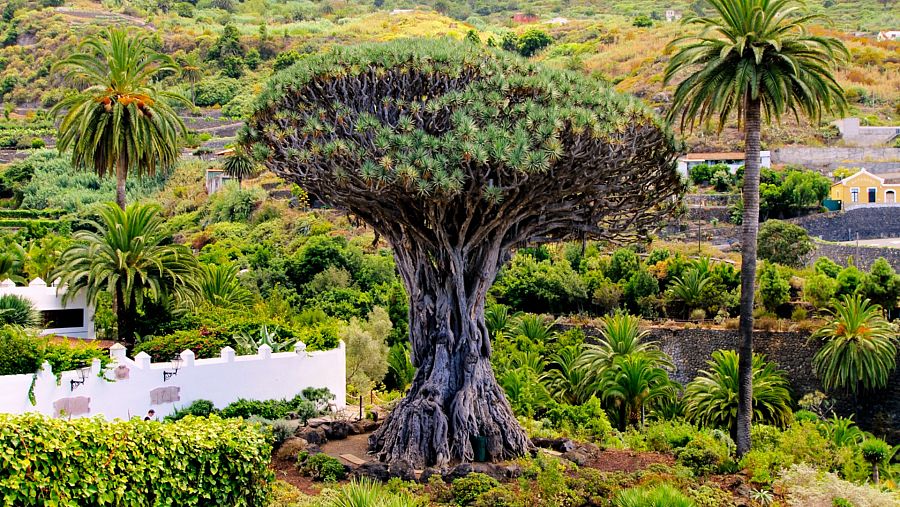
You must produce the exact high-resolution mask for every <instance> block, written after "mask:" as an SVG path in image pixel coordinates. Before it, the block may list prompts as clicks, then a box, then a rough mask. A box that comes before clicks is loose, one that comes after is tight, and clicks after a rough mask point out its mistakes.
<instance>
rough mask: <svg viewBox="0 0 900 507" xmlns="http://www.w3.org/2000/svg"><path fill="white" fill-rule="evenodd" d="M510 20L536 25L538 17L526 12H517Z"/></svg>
mask: <svg viewBox="0 0 900 507" xmlns="http://www.w3.org/2000/svg"><path fill="white" fill-rule="evenodd" d="M512 20H513V21H515V22H516V23H537V21H538V17H537V15H535V14H530V13H527V12H517V13H515V14H513V17H512Z"/></svg>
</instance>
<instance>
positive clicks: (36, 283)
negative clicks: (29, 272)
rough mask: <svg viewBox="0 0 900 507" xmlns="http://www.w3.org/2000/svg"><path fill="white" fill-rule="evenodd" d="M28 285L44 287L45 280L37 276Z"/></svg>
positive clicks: (45, 284)
mask: <svg viewBox="0 0 900 507" xmlns="http://www.w3.org/2000/svg"><path fill="white" fill-rule="evenodd" d="M28 286H29V287H46V286H47V282H45V281H44V279H43V278H41V277H37V278H35V279H34V280H32V281H31V283H29V284H28Z"/></svg>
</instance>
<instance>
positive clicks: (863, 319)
mask: <svg viewBox="0 0 900 507" xmlns="http://www.w3.org/2000/svg"><path fill="white" fill-rule="evenodd" d="M810 340H818V341H821V342H822V348H820V349H819V351H818V352H816V355H815V356H813V367H814V368H815V370H816V374H817V375H818V376H819V378H820V379H821V380H822V385H823V386H824V387H825V389H829V390H831V389H848V390H850V391H851V392H852V393H854V395H855V394H856V393H857V392H859V390H860V387H862V388H864V389H880V388H882V387H884V386H886V385H887V382H888V377H889V375H890V373H891V371H893V370H894V368H895V367H896V366H897V363H896V358H897V343H896V341H897V331H896V330H895V329H894V327H893V326H892V325H891V324H890V323H889V322H887V321H886V320H885V319H884V317H883V316H882V313H881V307H879V306H878V305H873V304H871V302H870V301H869V300H868V299H863V298H862V297H861V296H858V295H854V296H844V297H843V298H842V299H841V301H840V303H838V304H837V305H836V306H835V308H834V310H833V311H832V312H831V318H830V319H829V321H828V322H827V323H826V324H825V325H824V326H822V328H820V329H819V330H817V331H816V332H815V333H813V335H812V336H811V337H810Z"/></svg>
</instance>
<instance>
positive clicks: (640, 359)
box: [601, 353, 673, 429]
mask: <svg viewBox="0 0 900 507" xmlns="http://www.w3.org/2000/svg"><path fill="white" fill-rule="evenodd" d="M601 386H602V389H603V397H604V398H605V399H606V400H608V401H611V402H612V404H613V405H614V406H615V407H616V408H618V410H619V420H620V422H621V424H620V429H625V426H629V425H630V426H638V425H640V426H643V425H644V408H645V406H646V405H647V404H648V403H651V402H653V401H654V400H656V399H659V398H666V397H668V396H669V395H670V394H671V391H672V388H673V384H672V382H671V381H670V380H669V375H668V373H666V370H664V369H662V368H660V366H659V363H658V362H657V361H655V360H654V359H653V358H652V357H648V356H647V355H645V354H641V353H635V354H628V355H624V356H618V357H616V359H615V361H614V362H613V366H612V368H609V369H607V370H606V371H605V372H604V375H603V380H602V383H601Z"/></svg>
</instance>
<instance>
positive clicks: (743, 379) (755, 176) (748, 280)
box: [736, 99, 761, 456]
mask: <svg viewBox="0 0 900 507" xmlns="http://www.w3.org/2000/svg"><path fill="white" fill-rule="evenodd" d="M760 128H761V121H760V101H759V99H750V100H748V102H747V111H746V117H745V121H744V129H745V139H744V152H745V154H746V160H745V161H744V164H745V165H744V222H743V225H742V226H741V301H740V302H741V319H740V326H739V329H740V336H741V343H740V347H739V348H738V352H739V354H740V359H739V361H738V378H739V387H738V414H737V431H736V434H737V452H738V456H743V455H744V454H746V453H747V452H749V451H750V424H751V422H752V418H753V293H754V290H755V289H756V287H755V282H756V236H757V233H758V232H759V164H760V158H759V148H760V145H759V135H760Z"/></svg>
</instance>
